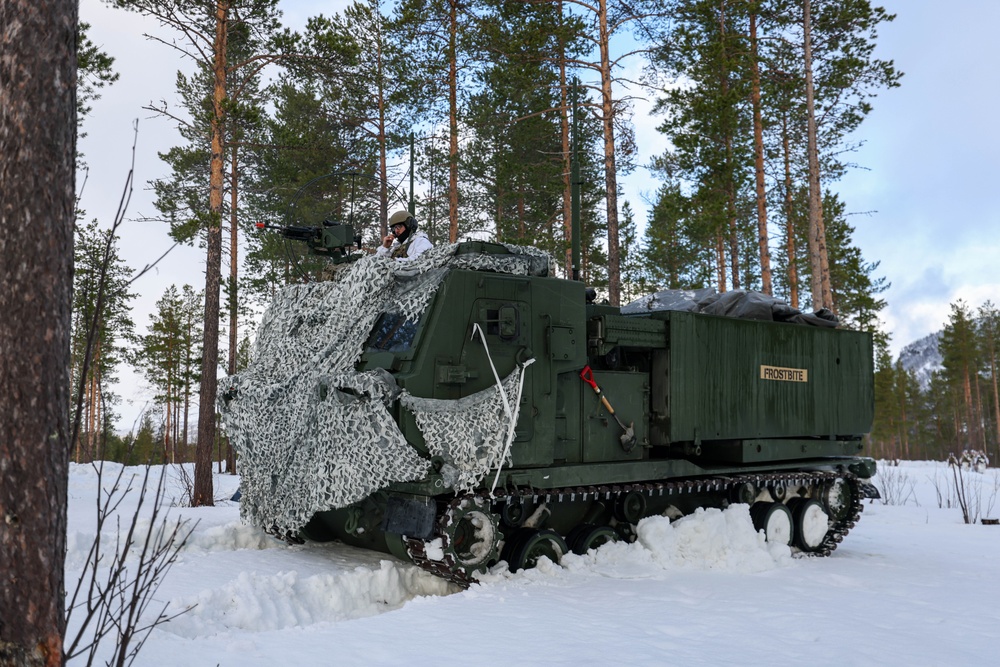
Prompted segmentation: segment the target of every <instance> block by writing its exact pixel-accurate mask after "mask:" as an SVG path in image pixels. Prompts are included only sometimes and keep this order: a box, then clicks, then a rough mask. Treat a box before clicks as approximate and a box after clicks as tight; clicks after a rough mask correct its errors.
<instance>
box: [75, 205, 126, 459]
mask: <svg viewBox="0 0 1000 667" xmlns="http://www.w3.org/2000/svg"><path fill="white" fill-rule="evenodd" d="M105 264H107V267H106V275H105V286H104V298H103V307H102V308H101V312H100V313H98V312H97V308H98V305H97V291H98V283H99V281H100V277H101V270H102V267H104V266H105ZM131 274H132V272H131V270H130V269H129V268H128V267H127V266H126V264H125V260H124V259H123V258H122V257H121V255H120V250H119V247H118V238H117V237H115V236H113V235H112V233H111V231H110V230H105V229H101V228H100V227H99V225H98V223H97V221H96V220H94V221H91V222H90V223H89V224H86V225H80V224H77V227H76V233H75V243H74V247H73V321H72V333H71V347H70V365H71V370H72V373H71V378H72V380H71V381H72V385H71V386H72V393H71V397H72V400H71V405H72V406H75V405H76V404H77V401H78V400H82V401H83V423H82V424H81V430H80V434H79V436H78V438H77V442H75V443H73V453H72V456H73V459H74V460H75V461H76V462H77V463H79V462H81V461H90V460H93V459H94V458H101V457H102V453H101V451H100V445H101V442H102V441H103V439H104V437H105V435H106V434H107V433H109V432H111V430H112V427H113V424H114V422H115V420H116V419H117V415H116V414H115V410H114V409H115V406H116V405H118V403H119V402H120V400H121V398H120V397H119V396H118V395H117V394H116V393H115V392H114V391H113V389H112V388H113V387H114V385H115V384H116V383H117V368H118V367H119V365H120V364H122V363H123V362H125V361H127V357H128V349H129V347H130V345H131V343H133V342H134V340H135V331H134V329H135V326H134V324H133V322H132V318H131V312H130V311H131V301H132V300H133V299H134V298H135V297H136V294H135V293H133V292H131V291H130V280H131ZM95 321H96V329H95V334H96V335H95V337H94V339H93V342H92V343H91V350H90V364H89V367H88V372H87V377H81V371H82V367H83V359H84V356H85V355H86V353H87V342H88V340H89V338H90V331H91V326H93V323H94V322H95ZM81 392H82V396H81ZM74 409H75V408H74Z"/></svg>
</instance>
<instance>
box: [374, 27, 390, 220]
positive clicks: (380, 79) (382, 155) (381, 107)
mask: <svg viewBox="0 0 1000 667" xmlns="http://www.w3.org/2000/svg"><path fill="white" fill-rule="evenodd" d="M374 13H375V16H373V17H372V18H373V20H374V21H375V22H376V29H377V30H378V35H377V37H376V39H375V40H374V41H375V44H374V47H375V49H376V54H375V55H376V58H375V62H376V67H377V68H378V71H377V72H376V76H375V80H376V81H377V84H376V85H377V87H378V133H377V134H378V137H377V139H378V175H379V180H380V182H379V188H378V210H379V238H380V239H381V238H385V236H386V235H387V234H388V233H389V166H388V156H387V155H386V130H385V125H386V120H385V67H384V64H383V62H382V58H383V53H382V11H381V8H376V11H375V12H374Z"/></svg>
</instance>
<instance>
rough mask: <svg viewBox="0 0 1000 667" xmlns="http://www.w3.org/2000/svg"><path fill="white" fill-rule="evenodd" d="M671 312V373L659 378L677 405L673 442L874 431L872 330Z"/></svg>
mask: <svg viewBox="0 0 1000 667" xmlns="http://www.w3.org/2000/svg"><path fill="white" fill-rule="evenodd" d="M663 318H664V319H666V320H667V321H668V330H669V334H668V335H669V343H670V347H669V352H668V355H669V357H668V362H667V364H666V366H667V367H666V369H665V370H666V373H667V375H668V377H667V380H666V382H662V381H661V382H654V383H653V387H654V395H653V398H652V400H653V404H654V406H657V405H662V404H666V405H668V406H669V425H668V428H667V437H668V438H669V441H670V442H684V441H711V440H730V439H748V438H796V437H800V438H801V437H810V436H823V437H828V438H829V437H833V436H859V435H861V434H864V433H867V432H868V431H869V430H870V428H871V423H872V418H873V413H874V394H873V387H872V369H873V362H872V347H871V345H872V343H871V335H870V334H867V333H859V332H854V331H845V330H835V329H819V328H816V327H807V326H804V325H796V324H786V323H775V322H758V321H753V320H740V319H733V318H724V317H712V316H709V315H697V314H693V313H680V312H672V313H665V314H663ZM663 391H666V392H668V395H666V396H663V395H662V392H663ZM654 409H655V408H654ZM662 444H665V443H662Z"/></svg>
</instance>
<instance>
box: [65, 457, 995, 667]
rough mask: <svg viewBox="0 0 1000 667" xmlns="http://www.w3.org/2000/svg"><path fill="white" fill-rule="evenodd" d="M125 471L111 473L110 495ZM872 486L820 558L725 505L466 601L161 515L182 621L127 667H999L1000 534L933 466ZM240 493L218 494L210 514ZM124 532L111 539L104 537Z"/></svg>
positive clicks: (222, 517)
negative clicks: (171, 549) (876, 497)
mask: <svg viewBox="0 0 1000 667" xmlns="http://www.w3.org/2000/svg"><path fill="white" fill-rule="evenodd" d="M118 469H119V467H118V466H117V465H116V464H107V468H106V469H105V479H108V478H109V476H110V475H111V473H113V472H116V471H117V470H118ZM160 470H161V469H159V468H155V469H154V473H155V474H159V473H160ZM167 470H168V475H169V477H168V480H169V481H168V482H167V485H166V487H167V492H168V495H169V496H171V497H180V496H181V495H182V493H183V484H182V483H181V482H180V481H179V480H178V479H177V471H176V469H171V468H168V469H167ZM882 471H883V472H881V473H880V475H883V476H884V477H883V479H882V480H881V482H880V483H878V486H879V488H886V490H887V491H888V492H889V493H888V495H889V496H891V498H889V499H890V500H892V501H893V502H896V503H905V504H896V505H885V504H882V503H880V502H878V501H876V502H874V503H873V504H867V503H866V505H865V511H864V513H863V514H862V517H861V521H860V522H859V523H858V525H857V526H856V527H855V528H854V529H853V530H852V531H851V533H850V534H849V535H848V536H847V538H846V539H845V540H844V542H843V543H842V544H841V545H840V547H839V548H838V549H837V550H836V551H835V552H834V553H833V555H832V556H831V557H829V558H794V557H792V556H791V555H790V553H789V552H788V550H787V549H786V548H777V547H774V546H772V545H767V544H764V543H763V541H762V538H761V537H760V536H759V535H757V534H756V533H754V531H753V527H752V523H751V521H750V516H749V512H748V510H747V507H746V506H741V505H736V506H733V507H730V508H729V509H727V510H726V511H724V512H722V511H716V510H712V511H707V512H699V513H698V514H696V515H694V516H691V517H686V518H683V519H680V520H678V521H676V522H673V523H671V522H669V521H668V519H666V518H660V517H657V518H653V519H647V520H645V521H643V522H642V523H641V524H640V529H639V535H640V538H639V540H638V541H637V542H636V543H634V544H621V543H619V544H610V545H606V546H605V547H602V548H601V549H600V550H598V551H597V552H591V553H590V554H588V555H587V556H573V555H569V556H567V557H565V558H564V559H563V563H562V564H561V565H553V564H551V563H549V562H547V561H544V560H543V562H542V564H541V565H540V566H539V567H538V568H536V569H535V570H531V571H527V572H521V573H518V574H516V575H512V574H510V573H507V572H506V571H505V569H504V568H503V566H502V565H501V566H500V567H499V568H498V569H497V570H496V571H494V572H493V573H491V574H489V575H487V576H485V577H484V578H483V581H482V582H481V583H480V584H477V585H473V586H472V587H471V588H470V589H469V590H467V591H459V590H457V589H456V588H454V587H452V586H451V585H450V584H446V583H445V582H443V581H441V580H439V579H436V578H434V577H433V576H430V575H428V574H425V573H424V572H422V571H420V570H417V569H416V568H415V567H414V566H412V565H408V564H405V563H402V562H400V561H398V560H395V559H393V558H391V557H389V556H386V555H383V554H378V553H371V552H365V551H361V550H358V549H354V548H351V547H347V546H344V545H341V544H324V545H316V544H313V545H303V546H287V545H285V544H284V543H282V542H278V541H276V540H273V539H271V538H269V537H267V536H265V535H262V534H261V533H259V532H258V531H257V530H255V529H252V528H250V527H248V526H244V525H242V524H241V523H240V519H239V507H238V505H237V503H234V502H230V501H228V500H220V501H218V502H217V505H216V507H214V508H200V509H191V508H181V507H175V508H171V509H170V514H169V517H170V520H176V519H178V518H180V517H183V518H188V519H192V520H195V521H197V522H198V523H197V526H196V527H195V529H194V532H193V534H192V536H191V539H190V541H189V544H188V545H187V546H186V547H185V549H184V550H183V552H182V553H181V554H180V556H179V560H178V562H177V563H176V564H175V566H174V568H173V569H172V570H171V571H170V573H169V575H168V576H167V578H166V580H165V582H164V583H163V585H162V587H161V588H160V589H159V591H158V593H157V597H156V599H157V602H155V603H154V604H153V605H152V606H151V607H150V609H151V610H153V611H159V610H160V609H161V608H162V606H163V605H164V604H167V605H168V613H169V614H174V613H177V612H178V611H180V610H183V609H186V608H188V607H190V608H191V609H190V611H188V612H187V613H184V614H182V615H180V616H178V617H177V618H175V619H173V620H171V621H170V622H168V623H166V624H163V625H161V626H159V627H158V628H156V629H155V630H154V631H153V632H152V634H151V635H150V637H149V639H148V641H147V643H146V645H145V646H144V648H143V649H142V652H141V653H140V654H139V657H138V659H137V660H136V663H135V664H137V665H170V666H173V665H196V666H200V665H223V666H225V665H238V666H241V667H246V666H252V665H269V666H272V665H293V664H295V665H413V666H420V665H429V666H430V665H434V666H438V665H442V664H472V665H615V664H639V665H721V664H729V663H731V664H740V663H741V664H747V665H758V664H774V663H782V664H797V663H803V662H808V663H809V664H811V665H838V666H839V665H908V666H913V665H916V666H920V665H987V664H996V662H995V661H996V651H997V648H998V646H1000V558H997V555H998V554H1000V526H988V525H987V526H984V525H966V524H964V523H963V521H962V513H961V511H960V510H959V509H958V508H956V507H954V502H955V498H954V495H955V493H954V490H953V486H954V482H953V481H951V480H952V479H953V478H952V475H951V473H950V472H949V469H948V468H947V466H946V465H945V464H940V463H933V462H916V463H907V462H904V463H902V464H901V465H900V466H899V467H883V468H882ZM126 472H129V473H131V472H135V473H136V474H141V469H139V468H136V469H130V470H128V471H126ZM997 474H998V470H996V469H992V468H991V469H989V470H987V471H986V473H985V474H977V473H968V472H967V473H965V476H964V478H965V480H966V484H967V487H968V489H970V490H971V491H970V492H969V493H968V497H970V498H971V499H972V500H973V501H976V500H977V499H978V501H979V505H978V513H979V514H980V515H982V516H985V517H992V516H997V515H1000V503H998V502H996V501H997V500H998V499H997V489H998V488H1000V485H998V481H997ZM876 482H879V480H878V478H876ZM237 485H238V480H237V479H236V478H234V477H231V476H227V475H221V476H217V477H216V479H215V488H216V497H217V498H219V499H223V498H229V497H230V496H231V495H232V494H233V492H234V491H235V490H236V488H237ZM97 486H98V485H97V475H96V472H95V470H94V469H93V468H92V467H91V466H87V465H73V466H72V469H71V473H70V485H69V497H70V500H69V539H68V553H67V586H68V587H69V588H72V585H73V582H74V581H75V580H76V579H77V577H78V576H79V573H80V572H81V569H82V568H83V566H84V564H85V563H86V556H87V550H88V549H89V547H90V543H91V541H92V538H93V535H94V532H95V526H94V507H95V498H96V494H97ZM939 495H940V502H939ZM136 496H137V494H135V493H133V494H130V496H129V497H128V498H127V499H126V500H125V501H124V502H123V505H122V509H123V510H128V509H129V508H130V507H132V506H134V504H135V502H136ZM949 504H951V505H952V507H948V505H949ZM939 505H945V507H940V506H939ZM994 505H995V506H994ZM124 528H125V526H124V525H122V526H121V527H120V529H121V530H124ZM118 530H119V527H118V526H117V525H114V524H113V523H108V524H106V526H105V530H104V537H105V539H107V538H114V537H115V536H116V535H117V534H118ZM133 558H134V556H133ZM74 616H75V618H74V620H73V621H71V626H73V625H75V623H76V622H78V621H79V619H80V616H81V615H80V614H79V613H76V614H75V615H74ZM71 629H72V627H71ZM101 662H103V660H102V661H101ZM71 664H72V663H71Z"/></svg>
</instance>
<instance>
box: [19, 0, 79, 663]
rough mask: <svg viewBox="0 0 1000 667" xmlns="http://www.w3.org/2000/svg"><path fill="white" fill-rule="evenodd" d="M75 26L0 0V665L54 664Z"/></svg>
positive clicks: (58, 5)
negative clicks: (1, 572) (1, 571)
mask: <svg viewBox="0 0 1000 667" xmlns="http://www.w3.org/2000/svg"><path fill="white" fill-rule="evenodd" d="M76 35H77V3H76V2H75V0H51V1H49V2H36V1H35V0H0V54H2V57H0V193H2V194H0V387H2V390H3V400H0V568H2V569H3V575H2V577H0V664H3V665H32V666H34V665H48V666H52V667H55V666H56V665H61V664H62V663H63V660H62V658H63V655H62V649H63V634H64V631H65V611H64V588H65V586H64V561H65V557H66V485H67V475H68V470H69V453H70V447H71V445H72V442H73V435H72V434H71V432H70V423H69V413H68V410H67V406H69V404H70V396H71V391H70V383H71V378H70V374H69V368H70V323H71V304H72V284H73V283H72V276H73V219H74V201H75V200H74V195H75V193H74V190H75V183H76V181H75V164H74V161H75V153H76V134H75V130H76V96H75V93H76ZM82 372H83V373H84V375H85V374H86V369H85V368H84V370H83V371H82Z"/></svg>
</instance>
